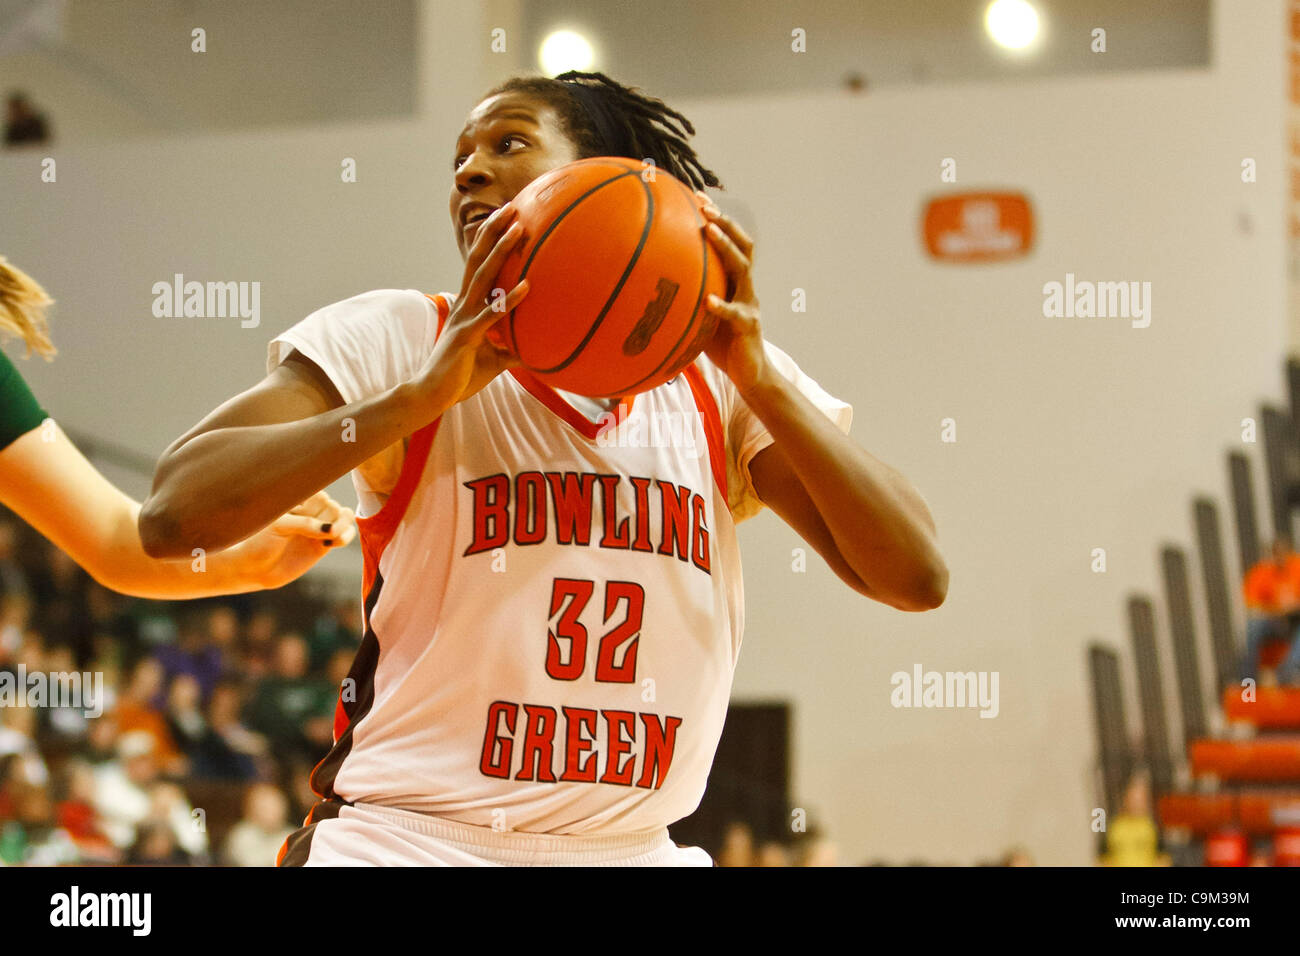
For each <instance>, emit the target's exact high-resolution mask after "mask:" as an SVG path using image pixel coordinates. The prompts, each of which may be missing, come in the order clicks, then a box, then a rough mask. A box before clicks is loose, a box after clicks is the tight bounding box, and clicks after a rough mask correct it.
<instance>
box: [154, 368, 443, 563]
mask: <svg viewBox="0 0 1300 956" xmlns="http://www.w3.org/2000/svg"><path fill="white" fill-rule="evenodd" d="M441 412H442V407H441V405H440V404H438V403H431V402H429V401H428V399H427V395H426V394H425V392H424V391H423V390H421V389H420V388H419V387H418V386H417V385H415V384H411V383H405V384H402V385H398V386H397V387H395V388H392V389H390V390H388V391H386V392H383V393H381V394H379V395H375V396H373V397H371V398H367V399H364V400H362V401H358V402H353V403H351V404H344V402H343V399H342V396H340V395H339V393H338V390H337V389H336V388H335V387H334V386H333V384H332V383H331V382H330V381H329V379H328V377H327V376H326V375H325V374H324V373H323V372H322V371H321V370H320V368H319V367H318V366H316V364H315V363H313V362H311V361H310V360H309V359H307V358H306V357H305V356H303V355H301V354H300V353H298V352H296V351H295V352H293V353H292V354H291V355H290V356H289V357H288V358H287V359H286V360H285V361H284V362H283V363H281V364H280V365H279V366H278V367H277V368H276V369H275V370H274V371H272V372H271V373H270V374H268V375H267V376H266V378H264V379H263V380H262V381H261V382H259V383H258V384H257V385H254V386H253V387H252V388H250V389H248V390H247V391H245V392H243V393H242V394H240V395H236V396H235V397H234V398H232V399H230V400H229V401H228V402H226V403H225V404H223V405H221V406H220V407H219V408H217V409H216V410H215V411H213V412H212V413H211V414H210V415H208V416H207V417H206V418H204V419H203V420H202V421H200V422H199V423H198V424H197V425H195V426H194V427H193V428H192V429H190V430H189V431H188V432H186V433H185V434H184V435H182V436H181V437H180V438H178V439H176V441H174V442H173V443H172V444H171V445H170V446H169V447H168V448H167V450H166V451H165V452H163V454H162V457H161V458H160V459H159V461H158V466H157V469H156V471H155V473H154V481H153V488H152V491H151V492H150V495H149V497H148V498H147V499H146V500H145V502H144V505H143V507H142V508H141V511H140V521H139V529H140V537H141V540H142V541H143V543H144V547H145V550H146V552H148V554H149V555H150V556H152V557H155V558H179V557H187V556H189V554H190V553H191V551H192V549H194V548H203V549H205V550H208V551H219V550H221V549H222V548H225V547H228V546H230V545H232V544H234V543H236V542H238V541H242V540H243V539H244V538H247V537H248V536H249V535H251V534H253V533H255V532H256V531H258V530H260V529H261V528H264V527H265V526H266V525H268V524H270V523H271V522H272V521H274V520H275V519H276V518H278V517H279V516H280V515H281V514H283V513H284V512H286V511H288V510H289V509H290V508H292V507H294V506H295V505H297V504H298V503H299V502H301V501H304V500H305V499H307V498H310V497H311V496H312V495H313V494H315V493H316V492H317V491H320V490H321V489H322V488H325V487H326V486H328V485H329V484H330V483H331V482H333V481H335V480H337V479H338V478H340V477H342V476H343V475H345V474H347V473H348V472H349V471H350V470H352V469H353V468H355V467H357V466H358V465H359V464H361V463H362V462H364V461H366V460H367V459H368V458H370V457H371V456H373V455H375V454H377V453H378V452H380V451H382V450H383V449H385V448H387V447H388V446H389V445H391V444H393V442H395V441H400V440H401V439H402V438H403V437H405V436H406V435H409V434H410V433H411V432H413V431H415V430H417V429H419V428H421V427H423V426H424V425H426V424H428V423H429V422H430V421H432V420H433V419H434V418H436V417H437V416H438V415H439V414H441ZM345 429H346V430H345ZM345 438H346V440H345Z"/></svg>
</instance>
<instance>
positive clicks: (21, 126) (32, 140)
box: [5, 90, 50, 146]
mask: <svg viewBox="0 0 1300 956" xmlns="http://www.w3.org/2000/svg"><path fill="white" fill-rule="evenodd" d="M6 106H7V110H6V113H5V145H6V146H21V145H24V144H31V145H33V146H34V145H38V144H40V143H45V142H48V141H49V138H50V125H49V122H48V121H47V120H46V118H45V114H43V113H38V112H36V109H35V107H33V106H32V104H31V102H30V101H29V100H28V99H27V94H26V93H23V92H21V91H20V90H14V91H13V92H11V93H10V94H9V99H8V101H7V103H6Z"/></svg>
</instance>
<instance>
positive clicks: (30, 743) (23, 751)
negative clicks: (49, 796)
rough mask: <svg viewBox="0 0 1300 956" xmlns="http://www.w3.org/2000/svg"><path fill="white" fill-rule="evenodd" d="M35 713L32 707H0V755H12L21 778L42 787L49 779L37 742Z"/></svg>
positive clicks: (16, 771)
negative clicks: (17, 764)
mask: <svg viewBox="0 0 1300 956" xmlns="http://www.w3.org/2000/svg"><path fill="white" fill-rule="evenodd" d="M36 715H37V711H36V710H34V709H33V708H31V707H0V757H6V756H9V755H11V754H12V755H13V756H14V757H15V758H16V759H17V761H18V763H19V767H18V769H17V770H15V771H14V773H19V772H20V773H21V774H22V776H21V779H22V780H24V781H25V782H27V783H30V784H32V785H34V786H39V787H43V786H45V785H46V784H47V783H48V782H49V779H50V774H49V770H48V768H47V767H46V765H45V758H44V757H43V756H41V752H40V750H38V749H37V746H36Z"/></svg>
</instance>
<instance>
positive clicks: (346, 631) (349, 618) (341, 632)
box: [308, 601, 361, 671]
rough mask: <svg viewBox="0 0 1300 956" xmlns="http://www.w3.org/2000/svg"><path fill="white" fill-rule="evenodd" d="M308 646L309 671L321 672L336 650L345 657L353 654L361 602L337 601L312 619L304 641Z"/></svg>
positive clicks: (358, 640)
mask: <svg viewBox="0 0 1300 956" xmlns="http://www.w3.org/2000/svg"><path fill="white" fill-rule="evenodd" d="M308 644H309V645H310V648H311V661H310V664H309V665H308V666H309V667H310V668H311V670H313V671H322V670H324V669H325V668H326V666H327V665H328V663H329V661H331V660H332V659H333V658H334V656H335V655H336V654H338V653H339V652H346V653H347V655H348V659H349V660H351V659H352V658H353V657H355V656H356V653H357V648H359V647H360V646H361V605H360V603H359V602H357V601H338V602H336V603H335V604H333V605H332V606H331V607H330V609H329V612H328V613H326V614H322V615H321V616H320V617H318V618H316V621H315V623H314V624H313V625H312V629H311V636H310V638H309V640H308Z"/></svg>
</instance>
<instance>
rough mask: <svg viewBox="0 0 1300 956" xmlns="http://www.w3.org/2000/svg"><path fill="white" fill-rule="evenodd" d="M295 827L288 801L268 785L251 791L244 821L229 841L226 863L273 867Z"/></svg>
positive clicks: (245, 798)
mask: <svg viewBox="0 0 1300 956" xmlns="http://www.w3.org/2000/svg"><path fill="white" fill-rule="evenodd" d="M295 829H296V827H294V826H292V825H291V824H290V823H289V801H288V799H287V798H286V797H285V795H284V794H283V793H282V792H281V791H280V790H279V789H278V788H277V787H274V786H272V785H271V784H269V783H258V784H254V785H253V786H251V787H249V788H248V792H247V793H246V794H245V796H244V818H243V819H242V820H240V821H239V823H237V824H235V826H234V828H233V829H232V830H231V831H230V835H229V836H228V837H227V838H226V847H225V857H226V862H227V863H229V864H230V865H232V866H274V865H275V858H276V855H277V854H278V853H279V852H280V846H281V844H283V843H284V841H285V840H286V839H287V838H288V836H289V834H291V833H292V832H293V831H294V830H295Z"/></svg>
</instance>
